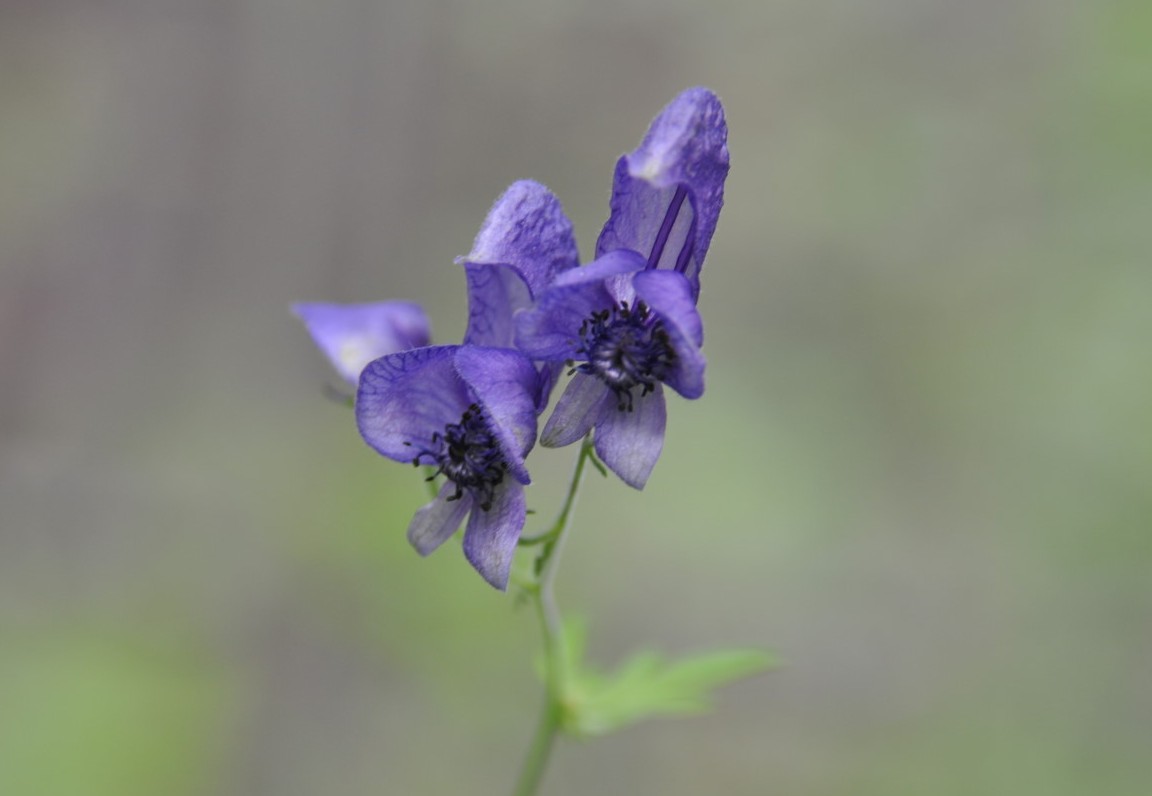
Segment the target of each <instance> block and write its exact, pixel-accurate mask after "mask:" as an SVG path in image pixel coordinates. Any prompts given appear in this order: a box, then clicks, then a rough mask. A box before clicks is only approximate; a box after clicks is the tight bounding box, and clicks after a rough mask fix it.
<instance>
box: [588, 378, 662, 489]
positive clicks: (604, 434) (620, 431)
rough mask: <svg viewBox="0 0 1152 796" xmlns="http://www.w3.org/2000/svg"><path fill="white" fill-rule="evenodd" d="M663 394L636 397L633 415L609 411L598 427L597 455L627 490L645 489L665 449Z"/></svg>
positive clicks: (603, 415) (660, 391)
mask: <svg viewBox="0 0 1152 796" xmlns="http://www.w3.org/2000/svg"><path fill="white" fill-rule="evenodd" d="M665 421H666V413H665V405H664V391H663V389H662V388H661V385H659V384H657V385H656V389H654V390H653V391H652V392H650V393H648V394H647V395H644V396H640V395H634V396H633V399H632V411H631V412H629V411H627V410H622V409H615V408H612V407H609V408H607V409H606V410H605V411H604V412H603V414H601V416H600V422H599V423H597V425H596V436H595V441H596V455H597V456H599V457H600V461H602V462H604V464H605V465H607V467H608V469H609V470H611V471H612V472H614V473H616V475H618V476H620V479H621V480H622V481H623V482H624V483H626V484H628V486H631V487H634V488H636V489H643V488H644V485H645V484H646V483H648V476H649V475H651V473H652V468H653V467H655V466H656V460H657V459H659V458H660V451H661V450H662V449H663V448H664V425H665Z"/></svg>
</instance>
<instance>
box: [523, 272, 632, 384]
mask: <svg viewBox="0 0 1152 796" xmlns="http://www.w3.org/2000/svg"><path fill="white" fill-rule="evenodd" d="M643 267H644V260H643V258H641V257H640V256H639V255H637V254H636V253H635V252H629V251H623V250H622V251H616V252H612V253H610V254H609V255H606V256H605V257H602V258H600V259H599V260H596V261H595V262H592V263H589V264H588V265H586V266H584V267H583V268H573V269H572V270H571V271H567V272H565V273H564V274H562V275H561V276H560V277H559V278H557V280H556V282H555V283H553V285H552V287H550V288H548V289H547V290H545V291H544V293H543V294H541V295H540V297H539V298H538V300H537V301H536V305H535V306H534V307H533V308H532V309H530V310H527V311H524V312H520V313H518V314H517V316H516V347H517V348H519V349H520V350H521V351H523V352H524V353H525V354H527V355H528V356H529V357H531V358H532V359H536V360H550V361H565V360H568V359H576V358H578V354H577V352H576V349H577V348H579V347H580V327H581V326H582V325H583V323H584V321H586V320H588V318H589V316H591V314H592V313H593V312H600V311H602V310H605V309H608V308H610V307H612V306H613V305H614V304H615V303H616V302H617V299H616V297H615V296H614V295H613V294H612V292H611V291H609V289H608V281H610V280H612V279H613V278H616V277H620V278H626V275H628V274H631V273H633V272H635V271H637V270H638V269H640V268H643ZM606 280H607V281H606Z"/></svg>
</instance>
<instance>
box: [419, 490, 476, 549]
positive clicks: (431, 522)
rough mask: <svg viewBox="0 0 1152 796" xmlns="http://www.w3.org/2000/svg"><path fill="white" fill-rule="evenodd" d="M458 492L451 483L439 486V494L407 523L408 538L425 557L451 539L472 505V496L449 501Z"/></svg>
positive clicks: (463, 496)
mask: <svg viewBox="0 0 1152 796" xmlns="http://www.w3.org/2000/svg"><path fill="white" fill-rule="evenodd" d="M455 491H456V488H455V487H454V486H453V485H452V484H445V485H444V486H442V487H440V494H438V495H437V496H436V497H435V498H433V499H432V502H431V503H429V504H428V505H426V506H424V507H423V508H421V509H420V510H419V511H417V512H416V515H415V516H414V517H413V518H412V522H411V523H409V525H408V541H409V542H411V543H412V546H413V547H415V548H416V552H418V553H419V554H420V555H422V556H426V555H428V554H429V553H431V552H432V551H433V550H435V549H436V548H437V547H439V546H440V545H442V544H444V543H445V542H446V541H448V540H449V539H450V538H451V537H452V534H454V533H456V529H457V528H459V527H460V523H462V522H463V521H464V517H465V515H466V514H468V511H469V509H471V508H472V496H471V495H467V494H465V495H461V496H460V497H459V498H458V499H457V500H448V498H450V497H451V496H452V494H453V492H455Z"/></svg>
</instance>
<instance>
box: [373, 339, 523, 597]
mask: <svg viewBox="0 0 1152 796" xmlns="http://www.w3.org/2000/svg"><path fill="white" fill-rule="evenodd" d="M538 381H539V376H538V374H537V372H536V369H535V367H534V366H533V365H532V363H531V362H530V361H529V360H528V359H527V358H526V357H525V356H523V355H522V354H520V353H519V352H518V351H514V350H512V349H506V348H487V347H481V346H433V347H429V348H418V349H414V350H411V351H403V352H400V353H397V354H391V355H389V356H386V357H382V358H380V359H377V360H375V361H374V362H372V363H371V364H369V365H368V366H367V367H366V368H364V371H363V373H362V374H361V376H360V387H359V390H358V392H357V395H356V422H357V424H358V426H359V428H360V434H361V436H363V437H364V440H365V441H366V442H367V443H368V444H369V445H371V446H372V447H373V448H375V449H376V451H377V452H379V453H380V454H382V455H384V456H387V457H388V458H390V459H395V460H396V461H400V462H410V463H412V464H414V465H421V464H424V465H430V466H432V467H435V468H436V472H437V474H439V475H443V476H444V478H445V479H446V480H445V483H444V485H443V487H442V488H441V489H440V493H439V495H438V496H437V497H436V498H435V499H434V500H433V501H432V502H431V503H429V504H428V505H426V506H424V507H423V508H422V509H420V510H419V511H417V512H416V516H415V517H413V519H412V522H411V524H410V525H409V527H408V539H409V541H411V542H412V545H413V546H414V547H415V548H416V550H417V551H419V552H420V554H421V555H427V554H429V553H431V552H432V551H433V550H435V549H436V548H437V547H439V546H440V545H441V544H442V543H444V542H445V541H446V540H447V539H448V538H449V537H451V536H452V534H453V533H455V532H456V529H457V528H459V527H460V524H461V523H462V522H463V521H464V517H465V516H466V515H467V516H468V525H467V528H466V529H465V531H464V555H465V556H466V557H467V559H468V561H469V562H471V564H472V566H473V567H475V568H476V570H477V571H478V572H479V573H480V574H481V575H482V576H483V577H484V579H485V580H487V581H488V582H489V583H490V584H492V585H493V586H495V587H496V588H497V589H501V590H503V589H505V588H507V586H508V573H509V571H510V568H511V565H512V557H513V554H514V553H515V551H516V543H517V541H518V540H519V538H520V532H521V531H522V530H523V528H524V520H525V514H526V510H525V502H524V489H523V485H525V484H527V483H529V478H528V471H527V470H526V469H525V467H524V457H525V456H527V454H528V451H530V450H531V449H532V445H533V443H534V442H535V440H536V395H537V391H538Z"/></svg>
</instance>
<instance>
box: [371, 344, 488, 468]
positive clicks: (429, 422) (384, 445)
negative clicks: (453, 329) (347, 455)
mask: <svg viewBox="0 0 1152 796" xmlns="http://www.w3.org/2000/svg"><path fill="white" fill-rule="evenodd" d="M459 349H460V346H433V347H430V348H416V349H413V350H412V351H404V352H401V353H399V354H391V355H389V356H386V357H381V358H380V359H377V360H374V361H372V362H371V363H369V365H368V366H367V367H366V368H364V371H363V372H362V373H361V374H360V387H359V389H358V390H357V393H356V424H357V426H358V427H359V429H360V435H361V436H362V437H364V441H365V442H367V443H368V444H369V445H371V446H372V447H373V448H375V449H376V451H377V452H378V453H380V454H382V455H384V456H387V457H388V458H390V459H395V460H396V461H400V462H410V461H412V459H413V457H414V456H415V455H416V454H417V453H419V452H420V450H421V448H432V447H435V446H434V445H433V443H432V435H433V434H434V433H443V432H444V427H445V426H446V425H447V424H449V423H459V422H460V417H461V415H463V414H464V410H465V409H467V408H468V406H469V405H470V404H471V403H472V398H471V396H470V395H469V394H468V390H467V388H466V387H465V385H464V382H463V381H462V380H461V379H460V377H459V376H458V375H457V373H456V367H455V362H454V360H455V356H456V352H457V351H458V350H459Z"/></svg>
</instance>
